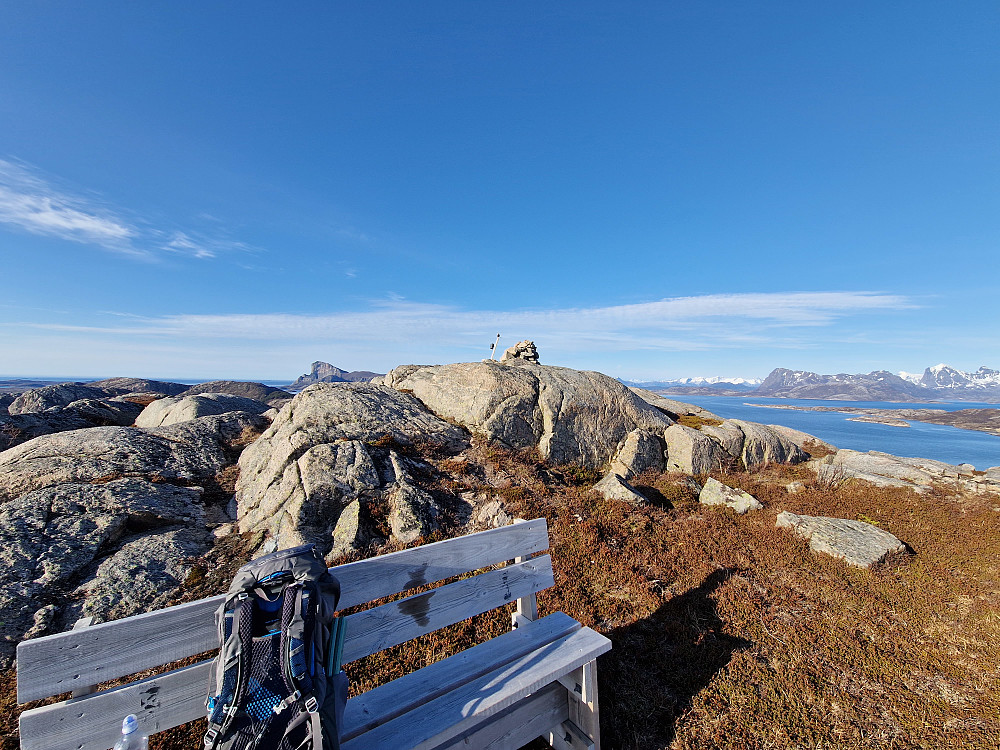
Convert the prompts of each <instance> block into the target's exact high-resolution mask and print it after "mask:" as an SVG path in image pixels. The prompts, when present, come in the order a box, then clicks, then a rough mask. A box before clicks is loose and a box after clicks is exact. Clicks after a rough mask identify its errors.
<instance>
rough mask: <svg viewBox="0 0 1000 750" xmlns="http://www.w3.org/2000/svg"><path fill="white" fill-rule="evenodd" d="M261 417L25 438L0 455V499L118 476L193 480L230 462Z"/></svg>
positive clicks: (258, 426)
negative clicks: (247, 432) (26, 440)
mask: <svg viewBox="0 0 1000 750" xmlns="http://www.w3.org/2000/svg"><path fill="white" fill-rule="evenodd" d="M266 426H267V420H265V419H264V418H263V417H260V416H257V415H255V414H248V413H246V412H231V413H229V414H223V415H220V416H214V417H201V418H200V419H195V420H191V421H190V422H182V423H180V424H176V425H171V426H169V427H158V428H156V429H153V430H142V429H138V428H134V427H91V428H88V429H83V430H71V431H69V432H59V433H56V434H54V435H45V436H42V437H38V438H35V439H33V440H29V441H28V442H26V443H22V444H21V445H18V446H17V447H15V448H11V449H10V450H6V451H4V452H3V453H0V503H3V502H6V501H9V500H12V499H14V498H16V497H18V496H20V495H23V494H24V493H26V492H32V491H34V490H38V489H43V488H45V487H51V486H54V485H58V484H66V483H69V482H91V481H95V480H107V479H111V478H118V477H124V476H144V477H156V478H157V479H163V480H168V481H184V482H193V483H197V482H200V481H203V480H205V479H207V478H211V477H213V476H215V475H216V474H217V473H218V472H219V471H220V470H221V469H222V468H223V467H225V466H227V465H229V464H232V463H233V462H234V460H235V455H236V453H238V452H239V451H238V448H234V447H233V446H234V445H236V444H237V443H238V442H239V441H240V439H241V435H242V434H243V431H244V430H245V429H247V428H250V429H252V430H262V429H264V428H265V427H266Z"/></svg>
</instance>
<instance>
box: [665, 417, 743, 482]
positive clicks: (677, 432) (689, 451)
mask: <svg viewBox="0 0 1000 750" xmlns="http://www.w3.org/2000/svg"><path fill="white" fill-rule="evenodd" d="M663 439H664V441H665V442H666V444H667V464H666V466H667V471H679V472H681V473H683V474H707V473H709V472H710V471H715V470H716V469H718V468H719V467H720V466H722V465H723V463H724V461H725V459H726V455H727V454H726V453H725V451H724V450H723V448H722V446H721V445H720V444H719V443H717V442H715V441H714V440H712V439H711V438H709V437H708V435H705V434H703V433H702V432H701V431H699V430H696V429H694V428H693V427H685V426H684V425H680V424H675V425H672V426H671V427H668V428H667V429H666V430H664V432H663Z"/></svg>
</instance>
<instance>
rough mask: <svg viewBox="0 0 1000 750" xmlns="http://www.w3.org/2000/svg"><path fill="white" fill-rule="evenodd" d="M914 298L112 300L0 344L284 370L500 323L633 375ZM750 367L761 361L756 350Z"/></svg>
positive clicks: (48, 357) (146, 366)
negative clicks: (232, 306) (348, 302)
mask: <svg viewBox="0 0 1000 750" xmlns="http://www.w3.org/2000/svg"><path fill="white" fill-rule="evenodd" d="M916 307H917V304H916V303H915V302H914V301H913V300H912V299H911V298H908V297H905V296H901V295H894V294H886V293H882V292H793V293H775V294H724V295H723V294H719V295H704V296H698V297H677V298H668V299H662V300H657V301H653V302H644V303H638V304H628V305H612V306H594V307H576V308H554V309H537V310H514V311H504V310H482V309H480V310H474V309H462V308H458V307H455V306H450V305H440V304H428V303H420V302H412V301H408V300H405V299H402V298H400V297H398V296H396V295H394V296H392V297H390V298H386V299H381V300H376V301H372V302H371V303H370V304H369V305H368V306H367V308H366V309H364V310H357V311H346V312H337V313H330V314H325V315H302V314H290V313H265V314H246V315H238V314H225V315H169V316H162V317H143V316H135V315H132V314H114V313H111V314H106V317H105V318H104V319H105V320H107V321H108V324H106V325H87V324H77V323H74V324H68V325H65V324H54V323H33V322H30V321H28V320H22V321H21V322H19V323H8V324H3V323H0V345H2V347H3V350H4V351H5V352H6V353H8V354H9V355H10V356H11V357H12V358H13V359H14V360H15V361H22V362H24V363H35V364H34V365H33V366H31V367H29V368H28V369H30V370H31V371H32V372H44V371H46V369H47V370H51V371H53V372H56V371H58V372H60V373H65V372H71V371H72V372H94V373H101V372H103V373H107V374H114V373H119V374H120V373H122V372H133V373H134V372H143V373H147V374H149V373H154V374H159V375H160V376H167V375H170V376H173V377H181V376H182V375H183V374H184V373H189V374H202V375H206V376H208V375H210V374H213V373H214V374H215V376H220V377H221V376H226V377H281V376H282V375H284V376H288V377H293V376H294V374H296V372H297V370H298V369H299V368H300V367H302V366H303V365H302V363H307V362H311V361H313V360H314V359H321V358H327V359H328V361H334V362H335V363H336V364H338V366H344V365H347V366H350V367H357V368H362V369H378V370H382V371H384V370H386V369H388V368H390V367H394V366H396V365H398V364H402V363H404V362H455V361H468V360H470V359H478V358H480V357H483V356H489V351H488V346H489V344H490V343H492V342H493V339H494V337H495V336H496V334H497V332H500V333H501V334H502V335H503V339H502V340H501V348H505V347H506V346H509V345H510V344H512V343H514V342H515V341H518V340H520V339H525V338H529V339H533V340H534V341H535V342H536V343H537V344H538V346H539V349H540V350H541V352H542V353H543V360H544V361H546V362H556V363H560V364H567V365H569V366H574V367H584V368H596V369H602V370H604V371H605V372H612V373H614V374H619V373H620V374H622V375H623V376H625V377H636V376H639V375H642V374H643V373H646V374H647V375H648V376H653V375H656V374H657V373H659V374H662V372H663V370H664V368H665V367H676V363H677V362H679V361H717V360H719V359H720V357H721V358H724V360H725V362H726V367H727V368H732V367H735V366H737V365H739V366H741V367H744V368H745V367H750V366H751V365H750V362H751V361H755V360H754V358H755V357H761V356H762V357H763V358H764V359H767V360H768V364H767V367H773V366H775V364H774V361H772V360H775V359H777V360H780V361H784V359H785V356H784V355H781V356H776V355H777V353H778V352H789V351H792V350H798V351H800V352H805V351H812V352H818V351H824V352H825V351H826V349H828V348H829V346H830V345H831V344H833V343H834V342H837V341H839V340H841V339H843V338H844V337H845V336H849V335H850V334H851V332H856V331H858V330H860V329H864V330H867V331H872V335H873V336H878V335H879V332H881V334H882V335H883V336H885V337H887V339H886V340H887V341H889V338H888V337H889V334H888V333H886V330H887V328H891V327H892V326H891V325H888V324H889V320H888V318H890V317H893V316H894V315H895V314H898V313H901V312H906V311H908V310H912V309H913V308H916ZM873 340H874V339H873ZM867 346H868V348H871V347H872V346H876V348H877V349H878V351H884V349H885V345H877V344H873V343H871V342H869V343H868V345H867ZM857 348H858V346H857V345H855V346H854V347H853V350H856V349H857ZM848 350H852V349H851V347H848ZM840 351H844V348H843V346H841V349H840ZM699 358H700V359H699ZM54 363H55V364H54ZM58 363H62V364H58ZM640 363H644V364H641V365H640ZM671 363H674V364H671ZM779 363H780V362H779ZM753 367H754V368H761V369H763V372H766V371H767V370H766V369H764V366H763V365H761V364H759V363H758V364H755V365H753ZM640 368H644V369H640ZM25 371H27V370H25ZM679 374H683V373H679ZM742 374H744V375H747V374H758V375H759V374H762V373H761V372H757V370H756V369H753V370H752V371H751V370H746V371H744V372H743V373H742Z"/></svg>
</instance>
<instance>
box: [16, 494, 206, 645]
mask: <svg viewBox="0 0 1000 750" xmlns="http://www.w3.org/2000/svg"><path fill="white" fill-rule="evenodd" d="M201 494H202V490H201V488H199V487H176V486H173V485H170V484H164V483H152V482H150V481H148V480H146V479H141V478H138V477H128V478H122V479H117V480H112V481H108V482H102V483H99V484H93V483H89V482H67V483H62V484H57V485H54V486H50V487H45V488H43V489H38V490H35V491H32V492H27V493H25V494H23V495H21V496H20V497H18V498H16V499H14V500H11V501H9V502H6V503H4V504H2V505H0V621H2V622H3V623H4V632H5V634H6V635H7V639H6V640H4V641H0V665H2V664H5V663H9V661H10V658H11V657H12V655H13V646H14V642H13V641H16V640H18V639H19V638H17V637H12V636H16V634H21V633H25V632H27V631H29V630H31V629H32V628H33V627H34V626H35V625H36V621H39V620H42V619H44V621H45V624H48V625H52V624H55V623H57V622H61V623H62V624H63V625H64V626H65V625H67V624H69V625H71V624H72V622H73V621H74V620H75V619H76V618H77V617H79V616H80V615H81V614H83V613H86V614H92V615H96V616H98V617H100V618H101V619H102V620H107V619H111V618H113V617H123V616H126V615H129V614H135V613H137V612H141V611H143V610H145V609H146V608H147V607H148V606H149V605H150V603H151V602H152V601H153V600H154V599H155V598H156V597H157V596H158V595H159V594H161V593H162V592H163V591H164V590H168V589H170V588H173V587H175V586H176V585H177V584H178V583H179V582H180V581H181V580H183V576H184V575H185V573H186V571H187V569H188V567H187V566H186V565H185V564H184V563H183V562H182V560H183V559H184V558H190V557H194V556H197V555H199V554H201V553H202V552H204V551H205V550H206V549H207V544H208V538H207V532H206V529H205V524H204V511H203V509H202V507H201V504H200V498H201ZM165 535H166V536H165ZM70 594H74V596H69V595H70ZM53 602H56V603H57V606H52V607H51V609H47V605H49V606H51V605H52V603H53ZM42 610H45V611H44V612H43V613H42V614H41V615H38V613H39V612H41V611H42ZM36 615H38V616H37V617H36ZM38 624H41V623H38ZM44 629H45V627H40V628H35V633H34V634H41V632H42V631H44Z"/></svg>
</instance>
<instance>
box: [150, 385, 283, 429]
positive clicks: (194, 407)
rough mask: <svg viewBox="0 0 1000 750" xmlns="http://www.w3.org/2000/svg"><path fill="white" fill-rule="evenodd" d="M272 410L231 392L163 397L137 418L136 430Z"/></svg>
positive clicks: (260, 402) (265, 405)
mask: <svg viewBox="0 0 1000 750" xmlns="http://www.w3.org/2000/svg"><path fill="white" fill-rule="evenodd" d="M270 408H271V407H270V406H269V405H268V404H265V403H264V402H262V401H255V400H253V399H252V398H245V397H244V396H234V395H232V394H230V393H202V394H198V395H195V396H175V397H173V398H161V399H158V400H156V401H154V402H153V403H151V404H150V405H149V406H147V407H146V408H145V409H143V410H142V413H141V414H139V415H138V416H137V417H136V418H135V426H136V427H160V426H166V425H172V424H177V423H179V422H187V421H188V420H191V419H197V418H198V417H208V416H212V415H214V414H226V413H227V412H231V411H245V412H250V413H251V414H263V413H264V412H266V411H267V410H268V409H270Z"/></svg>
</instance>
